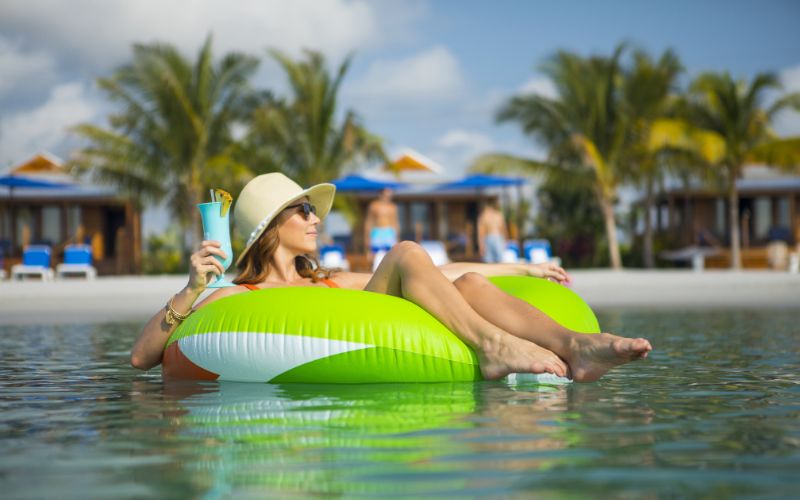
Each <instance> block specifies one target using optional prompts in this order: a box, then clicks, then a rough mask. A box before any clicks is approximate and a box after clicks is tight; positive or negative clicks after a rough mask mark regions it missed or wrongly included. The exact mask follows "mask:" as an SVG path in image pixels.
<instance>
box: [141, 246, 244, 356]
mask: <svg viewBox="0 0 800 500" xmlns="http://www.w3.org/2000/svg"><path fill="white" fill-rule="evenodd" d="M214 255H219V256H220V257H222V258H225V252H223V251H222V249H221V248H220V243H219V242H218V241H204V242H203V243H202V244H201V247H200V250H198V251H197V252H195V253H194V254H192V257H191V266H190V271H189V283H188V284H187V285H186V286H185V287H184V288H183V290H181V291H180V292H178V293H177V294H175V296H174V297H173V298H172V299H171V301H172V309H173V310H175V311H176V312H178V313H180V314H185V313H187V312H189V311H191V310H192V305H193V304H194V303H195V302H196V301H197V299H198V298H199V297H200V295H201V294H202V293H203V292H204V291H205V289H206V283H207V282H208V281H209V276H211V277H212V278H213V277H214V276H216V275H218V274H221V273H223V272H224V271H225V270H224V268H223V267H222V264H220V263H219V261H218V260H217V259H215V258H214ZM238 288H239V287H231V288H221V289H219V290H217V291H215V292H214V293H213V294H211V295H209V296H208V297H207V298H206V299H205V300H203V302H202V303H201V304H200V305H199V306H198V308H199V307H202V306H203V305H205V304H208V303H209V302H213V301H214V300H217V299H219V298H220V297H224V296H225V295H231V294H233V293H238V292H240V290H237V289H238ZM179 324H180V322H179V321H176V322H175V324H172V325H170V324H168V323H167V321H166V307H164V308H162V309H161V310H159V311H158V312H157V313H156V314H155V315H154V316H153V317H152V318H150V321H148V322H147V325H145V327H144V329H143V330H142V332H141V333H140V334H139V338H137V339H136V343H134V344H133V348H132V349H131V365H132V366H133V367H134V368H138V369H140V370H149V369H150V368H152V367H154V366H156V365H158V364H160V363H161V357H162V356H163V353H164V346H165V345H166V343H167V340H169V336H170V335H172V332H173V331H174V330H175V328H177V327H178V325H179Z"/></svg>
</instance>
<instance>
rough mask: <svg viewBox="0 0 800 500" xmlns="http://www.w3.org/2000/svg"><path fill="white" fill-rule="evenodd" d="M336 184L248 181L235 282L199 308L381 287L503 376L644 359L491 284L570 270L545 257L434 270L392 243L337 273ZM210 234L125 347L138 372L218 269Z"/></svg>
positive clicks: (273, 177) (591, 370) (274, 176)
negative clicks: (242, 299)
mask: <svg viewBox="0 0 800 500" xmlns="http://www.w3.org/2000/svg"><path fill="white" fill-rule="evenodd" d="M335 191H336V189H335V187H334V186H333V185H331V184H319V185H316V186H313V187H311V188H309V189H306V190H303V189H302V188H301V187H300V186H299V185H297V184H296V183H295V182H294V181H292V180H290V179H289V178H288V177H286V176H284V175H283V174H280V173H270V174H264V175H260V176H258V177H256V178H255V179H253V180H252V181H250V182H249V183H248V184H247V186H245V188H244V189H243V190H242V193H241V194H240V195H239V199H238V200H237V202H236V207H235V211H234V217H235V220H236V225H237V228H238V229H239V230H240V231H241V232H243V233H244V234H247V235H248V237H247V243H246V245H245V248H244V250H243V251H242V253H241V255H240V256H239V258H238V260H237V262H236V263H237V266H238V268H239V276H238V277H237V278H236V280H234V282H235V283H237V284H238V285H239V286H235V287H229V288H222V289H219V290H216V291H215V292H214V293H212V294H211V295H209V296H208V297H207V298H206V299H205V300H203V301H202V302H201V303H200V304H198V305H197V306H196V308H195V309H199V308H201V307H203V306H205V305H206V304H208V303H210V302H213V301H215V300H219V299H220V298H222V297H226V296H228V295H233V294H237V293H248V292H249V291H250V290H255V289H260V288H274V287H286V286H306V287H308V286H328V287H335V288H339V287H341V288H352V289H355V290H367V291H371V292H378V293H385V294H388V295H394V296H397V297H402V298H404V299H407V300H410V301H412V302H414V303H415V304H417V305H419V306H420V307H422V308H423V309H425V310H426V311H428V312H429V313H430V314H432V315H433V316H435V317H436V318H437V319H438V320H439V321H441V322H442V323H443V324H444V325H445V326H446V327H447V328H448V329H450V331H452V332H453V333H454V334H456V335H457V336H458V337H459V338H460V339H461V340H462V341H464V342H465V343H466V344H468V345H469V346H470V347H472V348H473V349H474V350H475V352H476V354H477V355H478V359H479V361H480V369H481V372H482V374H483V376H484V377H485V378H486V379H490V380H492V379H498V378H501V377H503V376H505V375H507V374H509V373H514V372H519V373H552V374H555V375H559V376H569V377H571V378H573V379H574V380H576V381H591V380H596V379H598V378H600V377H601V376H602V375H603V374H604V373H605V372H607V371H608V370H609V369H611V368H613V367H614V366H616V365H619V364H622V363H626V362H628V361H633V360H635V359H641V358H644V357H646V356H647V353H648V352H649V351H650V350H651V349H652V348H651V346H650V343H649V342H648V341H647V340H645V339H627V338H622V337H617V336H615V335H611V334H608V333H603V334H600V335H584V334H580V333H576V332H574V331H571V330H568V329H566V328H564V327H562V326H560V325H559V324H558V323H556V322H555V321H553V320H552V319H550V318H549V317H548V316H547V315H545V314H544V313H542V312H541V311H539V310H538V309H536V308H535V307H533V306H531V305H529V304H528V303H526V302H524V301H522V300H519V299H517V298H515V297H512V296H511V295H508V294H506V293H504V292H502V291H501V290H500V289H498V288H497V287H495V286H494V285H492V284H491V283H490V282H489V281H488V280H487V279H486V276H491V275H501V274H520V275H528V276H535V277H538V278H547V279H551V280H554V281H557V282H559V283H562V284H563V283H566V282H567V281H568V280H569V277H568V276H567V273H566V272H565V271H564V270H563V269H561V268H560V267H558V266H555V265H551V264H540V265H523V264H469V263H453V264H447V265H444V266H440V267H436V266H434V265H433V262H432V261H431V259H430V258H429V257H428V254H427V253H426V252H425V250H423V249H422V248H421V247H420V246H418V245H417V244H415V243H413V242H408V241H404V242H401V243H398V244H397V245H395V246H394V247H393V248H392V250H391V251H389V253H388V254H387V255H386V256H385V257H384V259H383V260H382V261H381V263H380V265H379V266H378V268H377V269H376V270H375V272H374V273H373V274H368V273H350V272H336V271H331V270H328V269H324V268H321V267H319V266H318V264H317V262H316V260H315V259H314V257H312V256H311V255H312V254H313V253H315V252H316V250H317V226H318V224H319V223H320V220H321V218H324V217H325V215H327V213H328V211H329V210H330V207H331V204H332V203H333V195H334V193H335ZM215 256H219V257H221V258H225V254H224V252H223V251H222V250H221V249H220V245H219V243H218V242H216V241H204V242H202V244H201V247H200V249H199V250H198V251H197V252H195V253H194V254H193V255H192V257H191V269H190V273H189V283H188V284H187V285H186V287H185V288H184V289H183V290H181V291H180V292H178V293H177V294H176V295H175V296H173V297H172V299H170V300H169V302H167V305H166V307H165V308H164V310H161V311H159V312H158V313H157V314H156V315H155V316H153V318H152V319H151V320H150V321H149V322H148V323H147V325H146V326H145V328H144V330H143V331H142V333H141V334H140V335H139V338H138V339H137V341H136V343H135V344H134V346H133V349H132V350H131V364H132V365H133V366H134V367H136V368H140V369H143V370H147V369H149V368H152V367H153V366H156V365H158V364H159V363H161V357H162V353H163V350H164V346H165V345H166V342H167V340H168V339H169V336H170V334H171V333H172V331H173V330H174V328H176V327H177V325H178V324H179V323H180V321H182V320H183V319H185V318H186V317H187V316H188V315H189V314H191V312H192V306H193V305H194V303H195V301H197V299H198V298H199V297H200V295H201V294H202V293H203V291H205V288H206V284H207V283H208V282H209V281H210V280H211V279H213V278H214V276H215V275H218V274H220V273H222V272H224V269H223V267H222V265H221V264H220V263H219V261H218V260H217V259H216V257H215Z"/></svg>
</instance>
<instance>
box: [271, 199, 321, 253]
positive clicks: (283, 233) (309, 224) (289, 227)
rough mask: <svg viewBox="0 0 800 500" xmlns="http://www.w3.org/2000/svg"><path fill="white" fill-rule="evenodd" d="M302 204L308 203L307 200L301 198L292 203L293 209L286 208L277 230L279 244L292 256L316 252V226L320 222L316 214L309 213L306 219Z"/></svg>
mask: <svg viewBox="0 0 800 500" xmlns="http://www.w3.org/2000/svg"><path fill="white" fill-rule="evenodd" d="M302 203H309V201H308V199H307V198H302V199H300V200H297V201H296V202H295V203H292V206H294V207H293V208H287V209H286V210H284V211H283V213H282V214H281V217H285V220H284V221H283V223H282V224H281V225H280V226H279V228H278V238H280V242H281V243H280V244H281V246H283V247H284V248H286V249H287V250H289V251H290V252H292V253H294V254H297V255H299V254H304V253H313V252H316V251H317V225H318V224H319V222H320V219H319V217H317V214H315V213H312V212H309V214H308V218H307V219H306V216H305V213H304V211H303V207H302V206H295V205H300V204H302Z"/></svg>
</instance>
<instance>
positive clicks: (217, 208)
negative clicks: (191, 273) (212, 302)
mask: <svg viewBox="0 0 800 500" xmlns="http://www.w3.org/2000/svg"><path fill="white" fill-rule="evenodd" d="M197 208H199V209H200V217H201V218H202V219H203V239H205V240H216V241H219V242H220V243H221V245H222V246H221V248H222V251H223V252H225V255H227V258H226V259H224V260H223V259H222V258H221V257H218V256H216V255H215V256H214V257H215V258H216V259H217V260H218V261H220V262H221V263H222V267H224V268H225V269H228V268H229V267H230V265H231V263H232V262H233V249H232V248H231V230H230V210H226V211H225V215H222V213H221V212H222V202H219V201H212V202H209V203H201V204H199V205H197ZM227 286H234V284H233V283H231V282H230V281H227V280H226V279H225V275H224V274H220V275H219V276H217V278H216V279H215V280H213V281H212V282H211V283H209V284H208V285H207V288H225V287H227Z"/></svg>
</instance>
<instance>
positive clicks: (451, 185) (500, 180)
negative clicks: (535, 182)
mask: <svg viewBox="0 0 800 500" xmlns="http://www.w3.org/2000/svg"><path fill="white" fill-rule="evenodd" d="M525 182H526V181H525V179H523V178H521V177H504V176H500V175H489V174H474V175H468V176H466V177H464V178H463V179H460V180H457V181H453V182H448V183H446V184H441V185H440V186H439V187H438V189H443V190H448V189H481V188H489V187H506V186H521V185H523V184H525Z"/></svg>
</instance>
